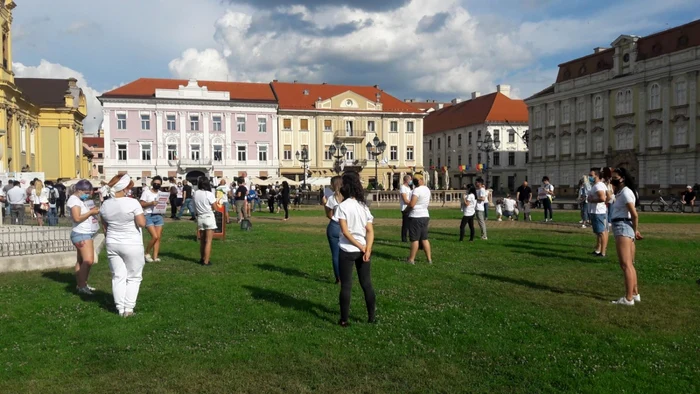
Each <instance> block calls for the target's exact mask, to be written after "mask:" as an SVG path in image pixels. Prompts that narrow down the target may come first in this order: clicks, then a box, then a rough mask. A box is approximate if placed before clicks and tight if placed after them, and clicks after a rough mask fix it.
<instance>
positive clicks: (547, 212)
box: [537, 176, 554, 222]
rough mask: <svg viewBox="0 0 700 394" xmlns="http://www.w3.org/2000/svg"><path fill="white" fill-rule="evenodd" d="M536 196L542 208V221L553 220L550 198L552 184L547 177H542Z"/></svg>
mask: <svg viewBox="0 0 700 394" xmlns="http://www.w3.org/2000/svg"><path fill="white" fill-rule="evenodd" d="M537 198H538V199H539V200H540V202H541V203H542V207H543V208H544V221H545V222H551V221H553V220H554V212H553V211H552V199H553V198H554V185H552V184H551V183H550V182H549V177H547V176H545V177H542V186H541V187H540V188H539V189H538V191H537Z"/></svg>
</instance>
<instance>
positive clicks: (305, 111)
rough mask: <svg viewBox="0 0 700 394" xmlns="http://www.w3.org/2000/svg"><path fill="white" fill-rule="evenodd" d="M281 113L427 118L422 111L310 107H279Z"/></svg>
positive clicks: (293, 114) (294, 114)
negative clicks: (310, 108)
mask: <svg viewBox="0 0 700 394" xmlns="http://www.w3.org/2000/svg"><path fill="white" fill-rule="evenodd" d="M279 114H280V115H292V116H299V115H308V116H317V115H329V114H331V115H338V116H342V115H346V116H348V115H351V116H365V117H371V116H375V115H376V116H385V117H387V116H396V117H398V116H403V117H415V118H416V119H423V118H425V116H426V115H428V114H427V113H424V112H421V113H417V112H387V111H347V110H322V109H313V110H308V109H281V108H280V109H279Z"/></svg>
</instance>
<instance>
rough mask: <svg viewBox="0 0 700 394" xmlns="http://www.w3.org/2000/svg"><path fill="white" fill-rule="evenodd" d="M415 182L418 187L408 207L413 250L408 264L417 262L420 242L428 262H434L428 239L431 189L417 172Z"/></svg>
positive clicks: (409, 233) (409, 236)
mask: <svg viewBox="0 0 700 394" xmlns="http://www.w3.org/2000/svg"><path fill="white" fill-rule="evenodd" d="M413 178H414V181H413V184H414V185H417V187H416V188H415V189H414V190H413V193H412V195H411V202H410V203H408V208H409V209H411V211H410V212H409V214H408V217H409V219H410V221H409V223H408V238H409V240H410V241H411V252H410V254H409V256H408V260H407V261H406V262H407V263H408V264H415V263H416V255H417V254H418V247H419V244H421V245H422V246H423V251H424V252H425V257H426V258H427V259H428V264H432V263H433V259H432V254H431V250H430V241H429V240H428V225H429V224H430V213H429V212H428V206H429V205H430V189H428V187H427V186H425V181H424V179H423V175H420V174H416V175H414V176H413Z"/></svg>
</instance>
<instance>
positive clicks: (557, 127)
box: [545, 101, 561, 162]
mask: <svg viewBox="0 0 700 394" xmlns="http://www.w3.org/2000/svg"><path fill="white" fill-rule="evenodd" d="M550 105H551V106H553V107H554V126H555V129H554V133H555V136H554V138H555V141H556V144H557V147H556V149H554V153H555V154H556V161H557V162H559V159H560V157H561V155H560V153H561V135H560V134H561V121H560V118H561V116H560V115H561V114H560V113H559V108H560V107H561V106H560V105H559V101H555V102H553V103H552V104H550ZM546 111H547V112H545V118H546V119H547V123H548V125H549V116H548V113H549V108H547V110H546Z"/></svg>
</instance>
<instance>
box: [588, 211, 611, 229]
mask: <svg viewBox="0 0 700 394" xmlns="http://www.w3.org/2000/svg"><path fill="white" fill-rule="evenodd" d="M590 218H591V227H593V232H594V233H596V234H602V233H604V232H605V231H607V229H608V214H606V213H592V214H590Z"/></svg>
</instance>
